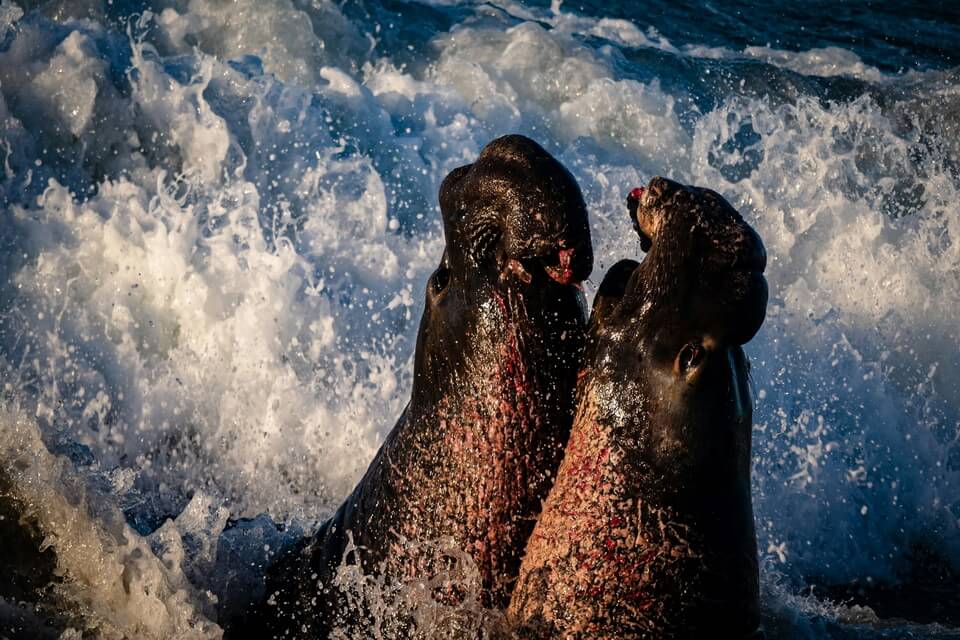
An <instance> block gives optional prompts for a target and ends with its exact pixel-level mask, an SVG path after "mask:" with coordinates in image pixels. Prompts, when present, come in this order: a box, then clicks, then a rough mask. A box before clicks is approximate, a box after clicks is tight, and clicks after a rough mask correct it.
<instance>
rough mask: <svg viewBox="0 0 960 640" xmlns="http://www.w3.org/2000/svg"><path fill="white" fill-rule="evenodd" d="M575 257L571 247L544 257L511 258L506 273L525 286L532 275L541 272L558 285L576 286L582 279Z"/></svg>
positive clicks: (531, 279)
mask: <svg viewBox="0 0 960 640" xmlns="http://www.w3.org/2000/svg"><path fill="white" fill-rule="evenodd" d="M575 256H576V249H574V248H573V247H561V248H559V249H557V250H556V251H554V252H552V253H549V254H547V255H544V256H538V257H533V258H519V259H518V258H511V259H510V260H509V261H508V262H507V271H509V272H510V273H512V274H513V275H514V276H515V277H517V278H518V279H520V280H521V281H523V282H524V283H526V284H529V283H530V282H532V281H533V277H534V274H536V273H538V272H543V273H544V274H546V275H547V277H549V278H550V279H551V280H553V281H555V282H557V283H559V284H562V285H565V286H570V285H572V286H577V285H579V284H580V281H581V280H582V279H583V278H582V277H581V276H580V275H578V273H577V265H576V263H575V260H574V259H575Z"/></svg>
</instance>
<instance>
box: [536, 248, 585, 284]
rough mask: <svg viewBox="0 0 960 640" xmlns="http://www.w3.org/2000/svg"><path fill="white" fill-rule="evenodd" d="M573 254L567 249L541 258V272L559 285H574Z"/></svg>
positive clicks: (575, 279) (572, 251)
mask: <svg viewBox="0 0 960 640" xmlns="http://www.w3.org/2000/svg"><path fill="white" fill-rule="evenodd" d="M573 254H574V249H573V248H572V247H569V248H561V249H558V250H557V252H556V253H552V254H550V255H549V256H546V257H544V258H541V259H540V261H541V263H542V264H543V270H544V271H545V272H546V273H547V275H548V276H550V277H551V278H553V279H554V280H556V281H557V282H559V283H560V284H575V283H576V282H577V278H576V275H574V272H573Z"/></svg>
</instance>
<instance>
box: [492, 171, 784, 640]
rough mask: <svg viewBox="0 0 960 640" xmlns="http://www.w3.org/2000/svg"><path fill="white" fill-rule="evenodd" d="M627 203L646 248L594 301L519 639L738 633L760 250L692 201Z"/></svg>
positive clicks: (745, 230) (744, 628)
mask: <svg viewBox="0 0 960 640" xmlns="http://www.w3.org/2000/svg"><path fill="white" fill-rule="evenodd" d="M627 202H628V207H629V210H630V213H631V217H632V219H633V222H634V227H635V229H636V230H637V232H638V233H639V234H640V239H641V246H642V248H643V249H644V250H645V251H647V254H646V256H645V257H644V259H643V261H642V262H641V263H639V264H638V263H637V262H635V261H632V260H624V261H621V262H619V263H617V264H616V265H614V266H613V267H612V268H611V269H610V271H609V272H608V273H607V275H606V277H605V278H604V280H603V282H602V284H601V286H600V289H599V291H598V294H597V298H596V300H595V302H594V307H593V312H592V314H591V319H590V325H589V328H588V333H587V347H586V349H585V355H584V369H583V371H582V373H581V375H580V381H579V383H578V387H577V411H576V417H575V418H574V425H573V427H572V430H571V434H570V440H569V443H568V445H567V448H566V451H565V454H564V459H563V462H562V464H561V466H560V469H559V471H558V473H557V480H556V483H555V484H554V486H553V488H552V490H551V491H550V494H549V496H548V498H547V501H546V502H545V504H544V508H543V512H542V513H541V516H540V519H539V521H538V523H537V526H536V528H535V530H534V532H533V534H532V535H531V537H530V541H529V543H528V546H527V549H526V553H525V556H524V559H523V563H522V565H521V570H520V575H519V578H518V581H517V587H516V589H515V591H514V593H513V596H512V600H511V604H510V608H509V612H508V615H509V618H510V619H511V621H512V622H513V623H514V624H515V625H516V626H517V628H518V629H519V633H520V635H521V636H522V637H533V638H608V639H609V638H744V637H753V635H754V634H757V633H760V631H759V612H758V609H759V603H758V569H757V544H756V534H755V531H754V521H753V507H752V503H751V496H750V459H751V430H752V411H753V409H752V400H751V395H750V389H749V384H748V382H749V381H748V369H749V367H748V363H747V359H746V357H745V355H744V352H743V349H742V348H741V345H743V344H744V343H745V342H747V341H748V340H750V339H751V338H752V337H753V335H754V334H755V333H756V332H757V331H758V330H759V328H760V325H761V324H762V322H763V318H764V314H765V312H766V303H767V284H766V280H765V278H764V276H763V271H764V269H765V267H766V253H765V250H764V248H763V243H762V242H761V240H760V238H759V236H758V235H757V234H756V233H755V232H754V231H753V230H752V229H751V228H750V227H749V226H748V225H747V224H746V223H745V222H744V220H743V219H742V218H741V217H740V215H739V214H738V213H737V211H735V210H734V209H733V208H732V207H731V206H730V205H729V204H728V203H727V202H726V201H725V200H724V199H723V198H722V197H721V196H720V195H718V194H717V193H715V192H713V191H710V190H708V189H699V188H695V187H687V186H683V185H680V184H678V183H675V182H672V181H670V180H666V179H663V178H654V179H653V180H652V181H651V182H650V184H649V186H648V187H647V188H646V189H643V188H639V189H635V190H634V191H633V192H631V194H630V197H629V198H628V200H627Z"/></svg>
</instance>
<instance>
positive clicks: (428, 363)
mask: <svg viewBox="0 0 960 640" xmlns="http://www.w3.org/2000/svg"><path fill="white" fill-rule="evenodd" d="M440 208H441V212H442V216H443V226H444V236H445V239H446V249H445V251H444V255H443V258H442V260H441V264H440V266H439V268H438V269H437V270H436V271H435V272H434V274H433V275H432V276H431V277H430V279H429V281H428V283H427V288H426V289H427V290H426V308H425V310H424V313H423V317H422V319H421V323H420V330H419V334H418V336H417V348H416V355H415V362H414V381H413V391H412V397H411V400H410V403H409V405H408V406H407V408H406V410H405V411H404V414H403V416H402V417H401V418H400V420H399V422H398V423H397V425H396V426H395V427H394V429H393V431H391V432H390V434H389V435H388V436H387V439H386V441H385V442H384V444H383V446H382V447H381V449H380V451H379V453H378V454H377V456H376V458H375V459H374V461H373V462H372V463H371V465H370V467H369V469H368V470H367V472H366V475H365V476H364V477H363V479H362V480H361V481H360V483H359V484H358V485H357V487H356V489H355V490H354V492H353V493H352V494H351V495H350V497H349V498H347V500H346V501H345V502H344V503H343V505H342V506H341V507H340V509H339V510H338V511H337V512H336V513H335V514H334V516H333V517H332V518H331V519H330V520H329V521H328V522H326V523H325V524H324V525H323V526H322V527H321V529H320V530H319V531H318V532H317V533H316V535H315V536H313V538H312V539H311V540H309V541H307V542H305V543H304V544H302V545H299V546H298V547H297V548H295V549H294V550H293V552H292V553H290V554H289V555H288V556H287V557H286V558H284V559H283V560H281V562H280V563H279V564H278V565H277V566H275V567H274V568H273V569H272V570H271V572H270V574H269V577H268V585H267V593H268V596H269V602H268V604H267V605H266V606H265V607H264V610H265V611H266V612H267V613H266V614H265V615H266V617H268V618H269V619H270V620H271V623H270V625H269V626H270V628H271V629H272V630H273V631H274V632H283V631H286V632H289V633H290V635H284V636H283V637H308V638H314V637H326V635H325V634H326V633H327V632H328V631H329V630H330V628H331V627H335V626H340V625H345V626H349V625H352V624H356V622H357V612H355V611H345V610H344V609H343V600H342V598H341V597H340V596H339V595H338V594H337V589H336V588H333V589H331V588H330V585H331V584H332V582H333V578H334V576H335V574H336V570H337V568H338V567H339V566H340V564H341V561H342V559H343V557H344V552H345V550H346V549H347V543H348V535H347V534H348V532H350V533H351V534H352V538H353V541H354V543H355V544H356V545H357V546H358V547H359V548H360V557H361V559H362V562H363V567H364V570H365V571H366V572H368V573H380V572H382V573H385V574H386V576H387V578H388V580H391V581H398V580H399V581H402V580H407V579H410V578H413V577H419V578H424V577H427V576H424V575H422V574H423V572H424V569H422V568H417V564H418V562H420V561H422V560H423V558H422V557H420V556H421V555H422V554H423V553H425V552H424V551H423V549H422V547H419V546H418V543H420V542H423V541H432V540H437V539H440V538H452V539H453V541H454V542H455V544H456V545H457V546H458V547H460V548H462V549H464V550H465V551H466V552H467V553H469V554H470V555H471V556H472V558H473V560H474V561H475V562H476V563H477V566H478V568H479V570H480V576H481V580H482V591H483V593H482V600H483V603H484V604H485V605H487V606H495V607H505V606H506V604H507V600H508V597H509V594H510V591H511V590H512V587H513V583H514V581H515V579H516V575H517V571H518V568H519V564H520V556H521V553H522V551H523V547H524V545H525V543H526V540H527V538H528V536H529V534H530V531H531V530H532V529H533V525H534V521H535V519H536V516H537V514H538V512H539V510H540V506H541V503H542V500H543V498H544V497H545V496H546V494H547V491H548V490H549V487H550V479H551V478H552V477H553V474H554V473H555V471H556V468H557V467H558V465H559V463H560V456H561V454H562V452H563V447H564V446H565V443H566V440H567V436H568V434H569V429H570V424H571V422H572V418H573V408H574V403H573V398H574V387H575V384H576V374H577V369H578V367H579V362H580V356H581V352H582V348H583V343H584V332H585V326H586V317H585V303H584V301H583V295H582V293H581V291H580V289H579V287H578V283H579V282H580V281H582V280H584V279H585V278H586V277H587V276H588V275H589V274H590V271H591V268H592V264H593V254H592V250H591V244H590V231H589V226H588V221H587V211H586V207H585V205H584V202H583V197H582V195H581V193H580V190H579V187H578V186H577V184H576V182H575V181H574V179H573V177H572V176H571V175H570V173H569V172H568V171H567V170H566V169H565V168H564V167H563V166H562V165H561V164H559V163H558V162H557V161H556V160H555V159H554V158H552V157H551V156H550V155H549V154H548V153H547V152H546V151H544V150H543V149H542V148H541V147H540V146H539V145H537V144H536V143H535V142H533V141H532V140H529V139H527V138H524V137H522V136H506V137H503V138H499V139H497V140H495V141H493V142H491V143H490V144H489V145H487V146H486V147H485V148H484V150H483V151H482V153H481V154H480V156H479V158H478V159H477V161H476V162H475V163H474V164H472V165H468V166H465V167H460V168H458V169H455V170H454V171H452V172H451V173H450V175H448V176H447V178H446V179H445V180H444V182H443V184H442V186H441V188H440ZM408 542H409V543H412V544H407V543H408ZM350 560H351V561H353V560H354V558H353V556H352V555H351V558H350ZM441 597H448V598H454V599H455V598H456V597H457V596H456V594H446V595H445V596H441ZM361 616H362V613H361Z"/></svg>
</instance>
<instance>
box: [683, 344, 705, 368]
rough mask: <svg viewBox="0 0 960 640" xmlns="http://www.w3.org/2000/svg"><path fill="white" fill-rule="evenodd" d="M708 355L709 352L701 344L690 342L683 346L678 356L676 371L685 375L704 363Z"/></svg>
mask: <svg viewBox="0 0 960 640" xmlns="http://www.w3.org/2000/svg"><path fill="white" fill-rule="evenodd" d="M706 355H707V350H706V349H704V348H703V345H701V344H695V343H692V342H688V343H687V344H685V345H683V348H681V349H680V353H678V354H677V361H676V365H675V366H676V370H677V373H680V374H684V373H686V372H688V371H690V370H691V369H693V368H695V367H697V366H698V365H699V364H700V363H701V362H703V358H704V356H706Z"/></svg>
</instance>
